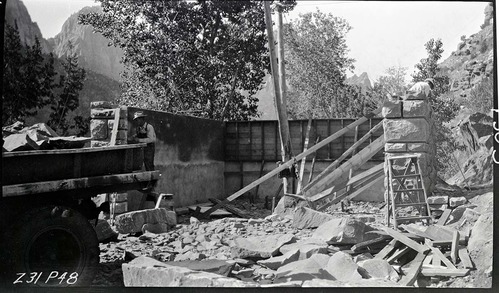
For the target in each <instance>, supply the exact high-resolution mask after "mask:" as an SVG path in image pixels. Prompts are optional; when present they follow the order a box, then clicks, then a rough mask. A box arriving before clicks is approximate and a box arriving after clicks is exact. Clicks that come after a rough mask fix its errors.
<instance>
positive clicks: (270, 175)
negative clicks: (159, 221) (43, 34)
mask: <svg viewBox="0 0 499 293" xmlns="http://www.w3.org/2000/svg"><path fill="white" fill-rule="evenodd" d="M379 112H381V108H378V109H376V110H375V111H373V112H372V113H370V114H369V115H376V114H378V113H379ZM367 120H368V118H367V117H362V118H360V119H358V120H357V121H355V122H354V123H352V124H350V125H348V126H347V127H345V128H343V129H341V130H340V131H338V132H336V133H335V134H333V135H331V136H329V137H328V138H326V139H324V140H323V141H321V142H320V143H318V144H316V145H314V146H313V147H311V148H309V149H308V150H307V151H306V152H303V153H301V154H298V155H297V156H295V157H294V158H291V160H288V161H286V162H284V163H283V164H281V165H280V166H279V167H277V168H275V169H274V170H272V171H270V172H269V173H267V174H265V175H264V176H263V177H261V178H260V179H258V180H256V181H253V182H252V183H250V184H249V185H247V186H246V187H244V188H242V189H241V190H239V191H237V192H236V193H234V194H232V195H231V196H229V197H227V199H226V200H225V201H224V202H230V201H232V200H234V199H236V198H238V197H239V196H241V195H243V194H245V193H246V192H248V191H249V190H251V189H253V188H254V187H256V186H257V185H259V184H262V183H263V182H265V181H267V180H268V179H270V178H273V177H274V176H275V175H277V174H279V172H281V171H282V170H284V169H286V168H289V167H291V166H292V165H293V164H294V162H295V161H298V160H301V159H302V158H304V157H306V156H308V155H309V154H312V153H314V152H316V151H317V150H318V149H320V148H321V147H323V146H325V145H327V144H328V143H329V142H331V141H333V140H335V139H337V138H338V137H340V136H341V135H343V134H345V133H346V132H348V131H349V130H351V129H353V128H354V127H356V126H357V125H360V124H362V123H363V122H365V121H367ZM378 144H380V147H381V148H382V147H383V145H384V138H383V137H382V136H381V137H380V140H379V141H378ZM359 154H360V153H359ZM356 156H358V155H356ZM283 187H284V186H283ZM221 206H223V202H222V203H219V204H216V205H214V206H213V207H212V208H211V209H209V210H208V211H206V212H205V213H204V215H208V214H209V213H211V212H213V211H214V210H216V209H218V208H219V207H221Z"/></svg>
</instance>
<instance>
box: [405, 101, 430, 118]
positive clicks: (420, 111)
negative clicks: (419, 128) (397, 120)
mask: <svg viewBox="0 0 499 293" xmlns="http://www.w3.org/2000/svg"><path fill="white" fill-rule="evenodd" d="M402 105H403V106H402V117H404V118H409V117H411V118H416V117H430V113H431V108H430V104H428V102H427V101H410V100H406V101H404V102H403V103H402Z"/></svg>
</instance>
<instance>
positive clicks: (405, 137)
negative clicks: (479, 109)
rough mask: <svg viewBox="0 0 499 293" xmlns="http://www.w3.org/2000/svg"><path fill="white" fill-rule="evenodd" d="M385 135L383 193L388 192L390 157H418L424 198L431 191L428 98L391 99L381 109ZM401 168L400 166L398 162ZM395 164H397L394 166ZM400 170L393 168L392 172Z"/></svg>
mask: <svg viewBox="0 0 499 293" xmlns="http://www.w3.org/2000/svg"><path fill="white" fill-rule="evenodd" d="M382 115H383V118H384V120H383V128H384V132H385V133H384V135H385V190H386V192H388V165H387V164H388V162H387V159H388V158H390V157H393V156H400V155H408V154H419V155H420V159H419V164H420V166H421V174H422V176H423V181H424V185H425V189H426V192H427V195H428V196H430V195H431V193H432V191H433V189H434V188H435V184H436V178H437V170H436V164H435V160H436V158H435V154H436V145H435V137H434V135H435V130H434V129H435V126H434V122H433V118H432V115H433V114H432V110H431V106H430V104H429V101H428V97H427V96H426V95H425V94H424V93H420V94H418V95H414V94H413V93H410V92H408V93H406V95H405V96H403V97H392V99H389V100H388V101H386V102H385V103H384V105H383V111H382ZM401 163H402V164H403V162H401ZM395 164H397V162H395ZM397 167H399V168H402V167H403V166H396V167H395V168H397Z"/></svg>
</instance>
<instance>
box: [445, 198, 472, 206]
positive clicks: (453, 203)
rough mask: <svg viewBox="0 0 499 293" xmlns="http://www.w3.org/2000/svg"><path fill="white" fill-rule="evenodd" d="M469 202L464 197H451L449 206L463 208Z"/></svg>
mask: <svg viewBox="0 0 499 293" xmlns="http://www.w3.org/2000/svg"><path fill="white" fill-rule="evenodd" d="M467 201H468V200H467V199H466V197H464V196H460V197H451V198H450V199H449V206H450V207H451V208H455V207H458V206H462V205H464V204H465V203H466V202H467Z"/></svg>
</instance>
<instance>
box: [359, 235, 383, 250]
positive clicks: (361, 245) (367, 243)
mask: <svg viewBox="0 0 499 293" xmlns="http://www.w3.org/2000/svg"><path fill="white" fill-rule="evenodd" d="M388 239H390V238H389V237H387V236H380V237H377V238H374V239H371V240H367V241H364V242H360V243H357V244H355V245H354V246H352V248H351V250H352V251H354V252H357V251H359V250H361V249H362V248H364V247H367V246H370V245H373V244H378V243H383V242H386V241H387V240H388Z"/></svg>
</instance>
